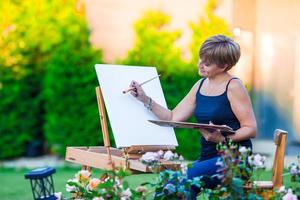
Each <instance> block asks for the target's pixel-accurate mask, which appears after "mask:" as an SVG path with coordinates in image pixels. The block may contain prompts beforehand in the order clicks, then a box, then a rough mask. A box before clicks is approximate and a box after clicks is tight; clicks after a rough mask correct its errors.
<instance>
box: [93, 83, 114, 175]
mask: <svg viewBox="0 0 300 200" xmlns="http://www.w3.org/2000/svg"><path fill="white" fill-rule="evenodd" d="M96 95H97V102H98V110H99V115H100V123H101V129H102V135H103V141H104V146H105V148H106V152H107V155H108V161H109V162H108V165H110V167H111V169H112V170H114V169H115V167H114V163H113V161H112V158H111V152H110V141H109V132H108V126H107V119H106V110H105V106H104V101H103V95H102V92H101V89H100V87H99V86H98V87H96Z"/></svg>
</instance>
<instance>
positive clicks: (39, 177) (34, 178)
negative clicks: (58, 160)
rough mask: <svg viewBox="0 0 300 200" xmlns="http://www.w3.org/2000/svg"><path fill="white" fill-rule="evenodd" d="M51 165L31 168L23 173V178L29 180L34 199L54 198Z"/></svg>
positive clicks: (53, 199)
mask: <svg viewBox="0 0 300 200" xmlns="http://www.w3.org/2000/svg"><path fill="white" fill-rule="evenodd" d="M55 171H56V170H55V169H54V168H53V167H43V168H37V169H34V170H31V171H30V172H28V173H27V174H25V179H29V180H30V184H31V190H32V194H33V198H34V199H35V200H55V199H56V197H55V196H54V185H53V178H52V174H54V173H55Z"/></svg>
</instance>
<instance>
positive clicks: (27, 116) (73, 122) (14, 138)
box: [0, 0, 230, 159]
mask: <svg viewBox="0 0 300 200" xmlns="http://www.w3.org/2000/svg"><path fill="white" fill-rule="evenodd" d="M80 2H82V1H77V0H66V1H63V2H61V1H60V0H52V1H48V0H40V1H39V2H38V3H36V1H35V0H26V1H19V0H11V1H0V8H2V9H1V10H2V12H1V13H0V20H1V21H0V99H1V101H0V113H1V115H0V137H1V140H0V159H5V158H13V157H18V156H21V155H25V154H27V155H31V156H34V154H33V153H30V151H32V150H34V148H36V149H37V148H39V149H38V150H39V151H40V152H45V151H47V152H48V153H49V152H50V153H53V154H57V155H60V156H64V154H65V147H66V146H81V145H83V146H86V145H89V146H92V145H99V144H102V142H103V141H102V137H101V130H100V126H99V114H98V109H97V102H96V97H95V88H94V87H95V86H96V85H98V83H97V78H96V73H95V71H94V64H95V63H103V60H102V53H101V51H100V50H95V49H94V48H93V47H92V46H91V44H90V41H89V36H90V33H89V29H88V25H87V22H86V16H85V8H84V4H82V3H80ZM216 4H217V1H216V0H208V1H207V5H206V9H205V13H204V15H203V17H201V18H199V20H198V21H196V22H194V23H192V22H191V23H190V27H191V30H192V32H193V35H192V40H191V45H190V50H191V54H192V59H191V60H185V59H183V57H182V50H181V49H180V48H179V47H178V46H177V41H178V39H180V37H181V34H182V33H181V31H180V30H172V29H171V28H170V27H169V25H170V22H171V18H170V16H168V15H166V14H165V13H163V12H161V11H154V10H151V11H147V12H145V13H144V15H143V16H142V17H141V18H140V19H138V20H137V21H136V23H135V25H134V30H135V34H136V37H135V42H134V44H133V47H132V49H131V50H130V51H129V52H128V54H127V56H126V57H125V58H123V59H122V60H119V61H116V62H118V63H119V64H127V65H139V66H155V67H157V69H158V72H159V73H160V74H161V75H162V76H161V83H162V87H163V90H164V93H165V96H166V100H167V104H168V106H169V108H170V109H173V108H174V107H175V106H176V105H177V104H178V103H179V102H180V100H181V99H182V98H183V97H184V96H185V95H186V94H187V93H188V92H189V90H190V89H191V87H192V86H193V85H194V84H195V83H196V82H197V80H199V78H200V77H199V75H198V69H197V67H196V66H197V61H198V49H199V47H200V45H201V44H202V42H203V41H204V39H205V38H207V37H209V36H211V35H213V34H217V33H218V34H221V33H222V34H227V35H230V32H229V28H228V26H227V25H226V23H225V22H224V20H222V19H221V18H218V17H216V16H214V15H213V10H214V8H215V7H216ZM191 121H195V119H191ZM110 133H111V131H110ZM176 135H177V138H178V142H179V147H178V148H177V150H178V152H179V153H180V154H182V155H183V156H184V157H185V158H186V159H197V158H198V156H199V151H200V143H199V142H198V141H199V139H200V138H199V133H198V132H197V131H191V130H176ZM111 140H112V144H113V143H114V141H113V137H111ZM34 145H36V146H34Z"/></svg>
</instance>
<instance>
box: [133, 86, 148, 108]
mask: <svg viewBox="0 0 300 200" xmlns="http://www.w3.org/2000/svg"><path fill="white" fill-rule="evenodd" d="M130 87H132V88H134V89H133V90H131V92H130V94H131V95H132V96H134V97H135V98H137V99H138V100H139V101H141V102H143V103H144V104H146V103H147V102H148V101H149V97H148V96H147V95H146V93H145V92H144V90H143V88H142V87H141V86H140V84H139V83H138V82H136V81H131V83H130Z"/></svg>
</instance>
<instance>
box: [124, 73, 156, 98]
mask: <svg viewBox="0 0 300 200" xmlns="http://www.w3.org/2000/svg"><path fill="white" fill-rule="evenodd" d="M159 76H160V75H158V76H155V77H153V78H151V79H149V80H147V81H144V82H142V83H141V84H138V85H139V86H140V87H141V86H142V85H144V84H146V83H148V82H150V81H152V80H154V79H156V78H158V77H159ZM134 84H137V82H135V81H133V82H132V83H131V84H130V88H128V89H127V90H124V91H123V94H126V93H127V92H130V91H132V90H134V89H136V87H135V85H134Z"/></svg>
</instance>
